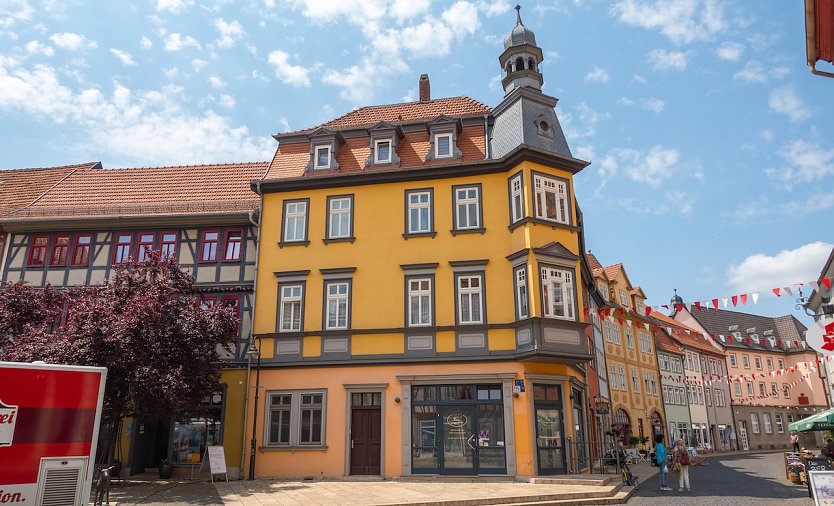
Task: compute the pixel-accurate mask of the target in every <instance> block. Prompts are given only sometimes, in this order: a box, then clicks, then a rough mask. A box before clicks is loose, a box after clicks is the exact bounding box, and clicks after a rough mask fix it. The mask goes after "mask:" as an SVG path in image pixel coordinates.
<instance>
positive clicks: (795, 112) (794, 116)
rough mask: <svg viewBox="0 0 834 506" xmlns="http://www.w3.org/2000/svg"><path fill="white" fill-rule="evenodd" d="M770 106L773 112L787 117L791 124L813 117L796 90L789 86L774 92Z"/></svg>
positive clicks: (771, 94) (771, 95)
mask: <svg viewBox="0 0 834 506" xmlns="http://www.w3.org/2000/svg"><path fill="white" fill-rule="evenodd" d="M768 105H769V106H770V108H771V109H773V111H775V112H778V113H779V114H784V115H785V116H787V117H788V119H789V120H790V121H791V122H799V121H804V120H806V119H808V118H809V117H811V111H809V110H808V109H807V108H806V107H805V105H804V104H803V103H802V100H801V99H800V98H799V95H797V94H796V90H794V89H793V88H791V87H788V86H783V87H781V88H776V89H775V90H773V91H772V92H771V93H770V101H769V102H768Z"/></svg>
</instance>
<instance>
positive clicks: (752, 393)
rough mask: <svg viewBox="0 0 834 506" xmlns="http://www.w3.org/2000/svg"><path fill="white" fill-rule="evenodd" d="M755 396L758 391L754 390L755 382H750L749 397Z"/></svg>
mask: <svg viewBox="0 0 834 506" xmlns="http://www.w3.org/2000/svg"><path fill="white" fill-rule="evenodd" d="M754 395H756V391H755V390H754V389H753V382H752V381H748V382H747V397H753V396H754Z"/></svg>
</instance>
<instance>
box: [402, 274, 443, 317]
mask: <svg viewBox="0 0 834 506" xmlns="http://www.w3.org/2000/svg"><path fill="white" fill-rule="evenodd" d="M403 279H404V285H403V291H404V300H405V303H404V305H403V322H404V324H405V327H406V328H410V329H425V328H431V327H435V326H436V325H437V319H436V318H437V314H436V307H437V302H436V297H435V293H436V292H437V287H436V285H435V275H434V273H431V274H409V273H407V272H406V274H405V276H404V277H403ZM417 279H428V280H429V289H430V293H429V300H430V302H429V305H430V318H429V323H428V324H418V325H414V324H412V323H411V318H410V316H411V313H410V311H411V298H410V295H411V292H410V290H409V284H410V282H411V281H414V280H417Z"/></svg>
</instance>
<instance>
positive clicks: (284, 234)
mask: <svg viewBox="0 0 834 506" xmlns="http://www.w3.org/2000/svg"><path fill="white" fill-rule="evenodd" d="M299 202H304V206H305V207H304V239H303V240H297V239H294V240H292V241H288V240H287V207H288V206H289V204H297V203H299ZM308 244H310V199H309V198H303V199H286V200H284V201H283V203H282V206H281V241H280V242H279V243H278V246H279V247H284V246H296V245H304V246H306V245H308Z"/></svg>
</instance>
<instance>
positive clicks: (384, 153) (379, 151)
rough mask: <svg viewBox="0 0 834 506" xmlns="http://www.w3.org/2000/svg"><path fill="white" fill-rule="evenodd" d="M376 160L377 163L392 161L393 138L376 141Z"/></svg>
mask: <svg viewBox="0 0 834 506" xmlns="http://www.w3.org/2000/svg"><path fill="white" fill-rule="evenodd" d="M374 161H375V162H376V163H391V140H390V139H384V140H376V141H374Z"/></svg>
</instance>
